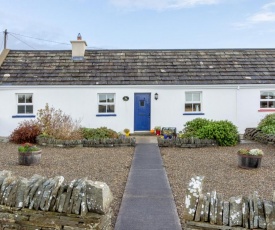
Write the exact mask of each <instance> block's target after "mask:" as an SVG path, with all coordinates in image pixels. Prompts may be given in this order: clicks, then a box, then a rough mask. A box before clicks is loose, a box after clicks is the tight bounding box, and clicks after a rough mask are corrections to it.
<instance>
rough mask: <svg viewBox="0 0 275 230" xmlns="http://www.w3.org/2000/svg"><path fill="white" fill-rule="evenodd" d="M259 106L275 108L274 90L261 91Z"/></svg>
mask: <svg viewBox="0 0 275 230" xmlns="http://www.w3.org/2000/svg"><path fill="white" fill-rule="evenodd" d="M260 108H275V91H262V92H261V99H260Z"/></svg>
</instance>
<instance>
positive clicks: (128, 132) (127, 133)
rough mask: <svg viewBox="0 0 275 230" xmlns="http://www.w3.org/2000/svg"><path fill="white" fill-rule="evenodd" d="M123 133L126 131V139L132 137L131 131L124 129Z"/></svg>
mask: <svg viewBox="0 0 275 230" xmlns="http://www.w3.org/2000/svg"><path fill="white" fill-rule="evenodd" d="M123 131H124V133H125V135H126V137H128V136H130V129H124V130H123Z"/></svg>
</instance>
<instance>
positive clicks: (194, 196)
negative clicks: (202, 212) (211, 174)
mask: <svg viewBox="0 0 275 230" xmlns="http://www.w3.org/2000/svg"><path fill="white" fill-rule="evenodd" d="M203 179H204V177H201V176H197V177H193V178H191V181H190V183H189V185H188V188H187V190H186V193H185V209H184V212H183V218H184V220H194V217H195V212H196V208H197V203H198V199H199V196H200V194H201V191H202V183H203Z"/></svg>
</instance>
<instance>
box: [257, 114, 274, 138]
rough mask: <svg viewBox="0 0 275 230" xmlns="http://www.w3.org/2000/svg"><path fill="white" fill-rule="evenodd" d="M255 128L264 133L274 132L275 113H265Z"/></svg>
mask: <svg viewBox="0 0 275 230" xmlns="http://www.w3.org/2000/svg"><path fill="white" fill-rule="evenodd" d="M257 129H259V130H261V131H262V132H263V133H266V134H275V113H272V114H268V115H266V116H265V117H264V118H263V119H262V120H261V121H260V123H259V124H258V126H257Z"/></svg>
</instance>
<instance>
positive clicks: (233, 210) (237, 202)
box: [229, 196, 243, 227]
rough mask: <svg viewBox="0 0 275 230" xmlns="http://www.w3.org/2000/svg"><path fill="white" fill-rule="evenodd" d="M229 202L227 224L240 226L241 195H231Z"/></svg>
mask: <svg viewBox="0 0 275 230" xmlns="http://www.w3.org/2000/svg"><path fill="white" fill-rule="evenodd" d="M229 203H230V211H229V213H230V217H229V226H231V227H233V226H242V220H243V219H242V203H243V198H242V196H237V197H231V198H230V199H229Z"/></svg>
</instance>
